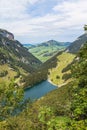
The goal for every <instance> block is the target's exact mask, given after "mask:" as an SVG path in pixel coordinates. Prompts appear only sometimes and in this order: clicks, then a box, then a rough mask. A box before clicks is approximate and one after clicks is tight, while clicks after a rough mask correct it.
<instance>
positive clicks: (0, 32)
mask: <svg viewBox="0 0 87 130" xmlns="http://www.w3.org/2000/svg"><path fill="white" fill-rule="evenodd" d="M0 35H2V36H3V37H4V38H8V39H9V40H14V35H13V34H12V33H10V32H8V31H7V30H3V29H0Z"/></svg>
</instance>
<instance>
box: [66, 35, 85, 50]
mask: <svg viewBox="0 0 87 130" xmlns="http://www.w3.org/2000/svg"><path fill="white" fill-rule="evenodd" d="M86 41H87V33H85V34H83V35H81V36H80V37H78V38H77V39H76V40H75V41H74V42H72V43H71V45H70V46H69V47H68V48H67V49H66V52H70V53H77V52H78V51H79V50H80V48H81V47H82V46H83V45H84V44H85V42H86Z"/></svg>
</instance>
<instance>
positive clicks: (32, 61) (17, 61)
mask: <svg viewBox="0 0 87 130" xmlns="http://www.w3.org/2000/svg"><path fill="white" fill-rule="evenodd" d="M5 63H6V64H13V65H14V66H18V67H21V68H23V69H24V70H26V71H28V72H32V71H34V70H36V69H37V67H38V66H39V65H40V64H41V61H39V60H38V59H37V58H36V57H34V56H33V55H32V54H31V53H30V52H29V51H28V49H26V48H25V47H23V45H22V44H21V43H20V42H19V41H17V40H14V35H13V34H12V33H10V32H8V31H6V30H2V29H0V64H5Z"/></svg>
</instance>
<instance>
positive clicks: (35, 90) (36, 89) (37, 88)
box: [24, 80, 58, 100]
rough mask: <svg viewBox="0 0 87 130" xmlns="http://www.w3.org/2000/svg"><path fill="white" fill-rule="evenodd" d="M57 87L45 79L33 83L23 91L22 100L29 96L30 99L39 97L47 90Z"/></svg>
mask: <svg viewBox="0 0 87 130" xmlns="http://www.w3.org/2000/svg"><path fill="white" fill-rule="evenodd" d="M57 88H58V87H57V86H55V85H53V84H51V83H50V82H48V81H47V80H46V81H43V82H41V83H39V84H37V85H34V86H33V87H32V88H27V89H26V90H25V92H24V100H26V99H29V98H30V99H31V100H35V99H39V98H41V97H43V96H44V95H46V94H47V93H48V92H50V91H52V90H54V89H57Z"/></svg>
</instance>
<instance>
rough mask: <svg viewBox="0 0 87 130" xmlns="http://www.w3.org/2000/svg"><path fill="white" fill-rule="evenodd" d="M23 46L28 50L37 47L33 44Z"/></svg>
mask: <svg viewBox="0 0 87 130" xmlns="http://www.w3.org/2000/svg"><path fill="white" fill-rule="evenodd" d="M23 46H24V47H26V48H32V47H35V45H33V44H29V43H26V44H23Z"/></svg>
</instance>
